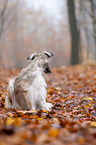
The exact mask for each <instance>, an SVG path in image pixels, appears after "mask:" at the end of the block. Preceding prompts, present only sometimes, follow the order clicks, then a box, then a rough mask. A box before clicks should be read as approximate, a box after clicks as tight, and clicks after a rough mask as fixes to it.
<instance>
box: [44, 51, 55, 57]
mask: <svg viewBox="0 0 96 145" xmlns="http://www.w3.org/2000/svg"><path fill="white" fill-rule="evenodd" d="M43 53H44V54H45V55H46V56H47V57H51V56H54V55H53V53H50V52H47V51H44V52H43Z"/></svg>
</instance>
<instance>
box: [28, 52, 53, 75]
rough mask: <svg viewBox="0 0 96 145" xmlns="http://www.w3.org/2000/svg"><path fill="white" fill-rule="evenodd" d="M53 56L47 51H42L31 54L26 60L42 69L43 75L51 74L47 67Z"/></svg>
mask: <svg viewBox="0 0 96 145" xmlns="http://www.w3.org/2000/svg"><path fill="white" fill-rule="evenodd" d="M52 56H53V54H52V53H50V52H47V51H44V52H43V53H40V54H38V53H33V54H31V55H30V56H29V57H28V58H27V60H32V61H33V62H34V63H35V64H36V65H37V66H38V67H40V68H42V70H43V71H44V72H45V73H51V70H50V67H49V60H50V57H52Z"/></svg>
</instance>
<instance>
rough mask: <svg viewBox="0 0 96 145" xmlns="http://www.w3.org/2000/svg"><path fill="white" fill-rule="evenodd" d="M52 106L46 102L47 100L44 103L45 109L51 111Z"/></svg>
mask: <svg viewBox="0 0 96 145" xmlns="http://www.w3.org/2000/svg"><path fill="white" fill-rule="evenodd" d="M52 106H53V105H52V103H48V102H47V103H46V104H45V110H47V111H51V108H52Z"/></svg>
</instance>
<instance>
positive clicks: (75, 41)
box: [68, 0, 79, 64]
mask: <svg viewBox="0 0 96 145" xmlns="http://www.w3.org/2000/svg"><path fill="white" fill-rule="evenodd" d="M68 14H69V25H70V32H71V40H72V51H71V64H78V59H79V58H78V54H79V32H78V29H77V21H76V16H75V6H74V0H68Z"/></svg>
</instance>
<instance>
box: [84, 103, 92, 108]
mask: <svg viewBox="0 0 96 145" xmlns="http://www.w3.org/2000/svg"><path fill="white" fill-rule="evenodd" d="M91 106H92V105H91V104H88V105H85V106H84V108H88V107H91Z"/></svg>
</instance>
